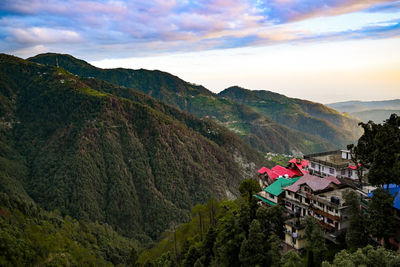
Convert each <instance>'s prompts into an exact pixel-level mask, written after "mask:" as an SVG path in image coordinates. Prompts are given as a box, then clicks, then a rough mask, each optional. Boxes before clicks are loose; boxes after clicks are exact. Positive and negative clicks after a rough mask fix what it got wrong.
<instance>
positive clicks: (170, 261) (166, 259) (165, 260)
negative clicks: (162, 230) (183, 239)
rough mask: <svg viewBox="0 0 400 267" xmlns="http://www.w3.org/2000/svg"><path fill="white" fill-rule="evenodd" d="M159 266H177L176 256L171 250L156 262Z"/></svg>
mask: <svg viewBox="0 0 400 267" xmlns="http://www.w3.org/2000/svg"><path fill="white" fill-rule="evenodd" d="M154 265H155V266H157V267H173V266H176V263H175V260H174V257H173V256H172V253H171V252H170V251H168V252H166V253H164V254H162V255H161V256H160V257H159V258H158V259H157V260H156V262H155V264H154Z"/></svg>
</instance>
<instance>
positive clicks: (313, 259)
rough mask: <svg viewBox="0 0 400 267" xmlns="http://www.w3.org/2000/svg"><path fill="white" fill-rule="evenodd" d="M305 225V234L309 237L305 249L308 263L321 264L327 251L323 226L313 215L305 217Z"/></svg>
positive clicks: (312, 264)
mask: <svg viewBox="0 0 400 267" xmlns="http://www.w3.org/2000/svg"><path fill="white" fill-rule="evenodd" d="M305 225H306V228H305V235H306V237H307V242H306V246H305V249H306V251H307V260H308V265H309V266H310V265H311V266H320V265H321V263H322V261H323V260H324V257H325V254H326V252H327V248H326V244H325V237H324V234H323V232H322V229H321V226H320V225H319V224H318V222H317V221H316V220H315V219H314V218H312V217H309V216H307V217H306V218H305Z"/></svg>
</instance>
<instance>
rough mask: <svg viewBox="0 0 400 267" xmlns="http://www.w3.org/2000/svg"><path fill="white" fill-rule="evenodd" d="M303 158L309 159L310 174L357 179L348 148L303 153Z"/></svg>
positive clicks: (355, 168)
mask: <svg viewBox="0 0 400 267" xmlns="http://www.w3.org/2000/svg"><path fill="white" fill-rule="evenodd" d="M304 159H307V160H308V161H309V166H308V170H309V172H310V174H312V175H317V176H320V177H326V176H334V177H337V178H345V179H351V180H358V175H357V167H356V166H355V165H354V163H353V161H352V160H351V154H350V151H348V150H336V151H329V152H323V153H316V154H309V155H304Z"/></svg>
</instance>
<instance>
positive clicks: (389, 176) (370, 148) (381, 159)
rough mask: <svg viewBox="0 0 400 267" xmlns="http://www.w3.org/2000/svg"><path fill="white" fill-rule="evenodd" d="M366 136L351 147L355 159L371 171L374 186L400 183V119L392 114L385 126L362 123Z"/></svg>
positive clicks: (370, 175) (370, 177)
mask: <svg viewBox="0 0 400 267" xmlns="http://www.w3.org/2000/svg"><path fill="white" fill-rule="evenodd" d="M360 125H361V126H362V128H363V129H364V134H363V135H362V136H361V137H360V139H359V140H358V143H357V146H349V148H350V149H351V151H352V152H353V154H354V156H353V157H354V158H355V159H357V160H358V161H359V163H360V164H361V166H363V167H365V168H367V169H369V173H368V181H369V182H371V183H372V184H374V185H383V184H389V183H400V128H399V127H400V117H399V116H397V115H396V114H392V115H391V116H390V118H389V119H388V120H386V121H385V122H384V123H383V124H375V123H374V122H372V121H369V122H368V123H360Z"/></svg>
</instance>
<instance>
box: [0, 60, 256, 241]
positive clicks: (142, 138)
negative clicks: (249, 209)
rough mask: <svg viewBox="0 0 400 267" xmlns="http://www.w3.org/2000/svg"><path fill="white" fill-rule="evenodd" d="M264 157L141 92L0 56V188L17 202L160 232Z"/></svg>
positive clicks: (223, 193) (228, 193)
mask: <svg viewBox="0 0 400 267" xmlns="http://www.w3.org/2000/svg"><path fill="white" fill-rule="evenodd" d="M113 92H115V93H116V94H112V93H113ZM124 94H126V95H127V97H129V99H128V98H124V97H123V95H124ZM262 160H263V157H262V155H261V154H260V153H258V152H257V151H255V150H253V149H251V148H249V147H248V145H246V144H245V143H244V142H243V141H241V140H240V139H239V138H237V136H236V135H235V134H233V133H232V132H230V131H228V130H227V129H226V128H224V127H222V126H219V125H218V124H216V123H214V122H212V121H208V120H200V119H198V118H197V117H195V116H193V115H190V114H187V113H183V112H181V111H179V110H177V109H176V108H174V107H172V106H169V105H167V104H164V103H161V102H159V101H157V100H155V99H153V98H151V97H149V96H147V95H145V94H143V93H140V92H137V91H135V90H131V89H130V90H128V91H127V89H126V88H124V87H119V86H115V85H112V84H110V83H106V82H104V81H100V80H96V79H93V78H87V79H83V78H80V77H79V76H76V75H74V74H71V73H70V72H68V71H66V70H64V69H63V68H58V67H52V66H47V65H42V64H38V63H33V62H30V61H27V60H23V59H20V58H17V57H12V56H9V55H5V54H1V55H0V192H4V193H6V194H7V195H8V196H10V197H13V198H17V199H19V200H21V201H23V202H24V203H37V204H38V205H39V206H40V207H43V208H45V209H46V210H55V209H57V210H59V212H61V214H63V215H70V216H72V217H74V218H78V219H80V220H82V221H92V222H95V221H98V222H101V223H107V224H109V225H111V226H112V227H113V228H114V229H115V230H116V231H117V232H118V233H120V234H123V235H125V236H128V237H135V238H141V239H145V238H147V237H148V236H149V237H151V238H157V237H158V236H159V235H160V234H161V233H162V232H163V231H164V230H165V229H167V228H168V227H169V226H170V223H171V222H172V221H175V222H181V221H184V220H186V219H187V218H188V216H189V213H190V208H191V207H192V206H194V205H195V204H196V203H200V202H205V201H206V200H208V199H209V198H210V197H215V198H217V199H222V198H226V197H228V198H229V197H232V196H233V195H235V194H237V188H238V185H239V183H240V181H241V180H242V179H243V178H249V177H251V176H252V175H254V173H255V170H256V169H255V167H256V166H257V167H258V166H259V165H260V164H261V163H262Z"/></svg>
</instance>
